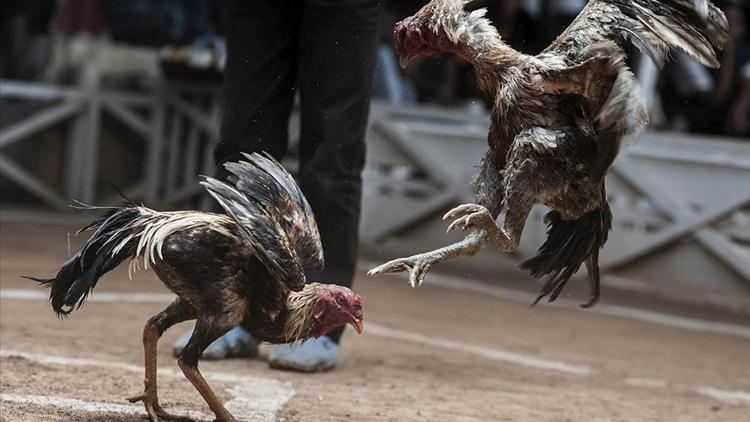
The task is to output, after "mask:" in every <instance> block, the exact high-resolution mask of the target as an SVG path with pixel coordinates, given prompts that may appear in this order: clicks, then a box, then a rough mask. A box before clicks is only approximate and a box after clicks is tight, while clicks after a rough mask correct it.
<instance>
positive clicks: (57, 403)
mask: <svg viewBox="0 0 750 422" xmlns="http://www.w3.org/2000/svg"><path fill="white" fill-rule="evenodd" d="M0 402H9V403H16V404H26V405H31V406H37V407H54V408H57V409H66V410H76V411H79V412H88V413H120V414H125V415H139V414H144V415H145V413H146V411H145V410H143V406H142V405H140V406H136V405H134V404H118V403H106V402H96V401H84V400H78V399H70V398H66V397H55V396H39V395H35V394H5V393H0ZM173 413H174V414H175V416H183V417H189V418H191V419H193V420H200V421H211V420H213V419H214V417H213V416H209V415H207V414H205V413H199V412H173Z"/></svg>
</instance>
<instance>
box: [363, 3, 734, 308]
mask: <svg viewBox="0 0 750 422" xmlns="http://www.w3.org/2000/svg"><path fill="white" fill-rule="evenodd" d="M465 3H467V1H464V0H433V1H431V2H430V3H428V4H427V5H425V6H424V7H423V8H422V9H421V10H420V11H419V12H417V13H416V14H415V15H413V16H411V17H409V18H407V19H405V20H403V21H401V22H399V23H398V24H396V27H395V30H394V38H395V43H396V52H397V54H398V56H399V59H400V61H401V63H402V65H403V64H405V63H407V62H408V61H409V60H411V59H412V58H414V57H417V56H427V55H431V54H434V53H441V52H450V53H454V54H456V55H458V56H460V57H462V58H463V59H465V60H467V61H469V62H471V63H472V64H473V65H474V68H475V71H476V75H477V84H478V86H479V87H480V89H481V90H482V91H483V92H484V93H485V94H486V95H487V96H489V97H490V99H492V101H493V107H492V120H491V122H490V130H489V135H488V143H489V151H488V152H487V154H486V155H485V157H484V158H483V160H482V163H481V165H480V169H479V173H478V174H477V175H476V177H475V179H474V181H473V185H474V188H475V193H476V200H477V203H476V204H465V205H461V206H458V207H456V208H454V209H453V210H451V211H449V212H448V213H447V214H445V216H444V217H443V218H444V219H456V220H455V221H453V223H452V224H451V225H450V226H449V227H448V231H452V230H455V229H459V228H460V229H462V230H467V231H468V233H467V235H466V236H465V237H464V239H463V240H462V241H460V242H457V243H455V244H452V245H450V246H446V247H443V248H441V249H438V250H435V251H432V252H426V253H423V254H419V255H414V256H411V257H408V258H401V259H397V260H394V261H390V262H388V263H386V264H383V265H381V266H379V267H377V268H374V269H372V270H371V271H370V274H383V273H392V272H399V271H409V273H410V283H411V285H412V286H416V285H419V284H421V283H422V281H423V279H424V277H425V274H426V273H427V271H428V270H429V269H430V267H431V266H432V265H435V264H436V263H438V262H441V261H444V260H447V259H450V258H454V257H458V256H464V255H473V254H475V253H476V252H477V251H479V250H480V248H482V247H483V246H484V244H485V243H486V242H487V241H488V240H489V241H491V242H492V243H494V244H495V246H496V247H497V248H498V249H499V250H500V251H502V252H510V251H512V250H514V249H515V248H516V247H517V246H518V242H519V240H520V237H521V232H522V231H523V227H524V225H525V222H526V218H527V216H528V214H529V212H530V210H531V208H532V206H533V205H534V204H536V203H541V204H544V205H546V206H548V207H550V208H551V209H552V211H550V212H549V213H548V214H547V215H546V217H545V221H546V223H547V225H548V235H547V240H546V241H545V242H544V244H543V245H542V246H541V248H540V249H539V251H538V253H537V255H536V256H535V257H533V258H531V259H529V260H527V261H525V262H524V263H522V264H521V267H522V268H524V269H528V270H530V272H531V274H532V275H533V276H535V277H542V276H547V277H548V278H547V280H546V282H545V284H544V286H543V288H542V290H541V293H540V295H539V297H538V298H537V300H536V302H538V301H539V300H540V299H541V298H543V297H545V296H549V301H553V300H555V299H556V298H557V296H558V295H559V294H560V292H561V291H562V289H563V287H564V286H565V284H566V282H567V281H568V279H569V278H570V277H571V276H572V275H573V274H575V273H576V271H578V269H579V268H580V266H581V264H582V263H583V264H585V266H586V269H587V270H588V277H589V284H590V289H591V293H590V299H589V301H588V303H586V304H584V305H582V306H584V307H589V306H592V305H593V304H595V303H596V302H597V300H598V298H599V263H598V261H599V249H600V248H601V247H602V246H603V245H604V243H605V242H606V241H607V235H608V232H609V230H610V228H611V221H612V214H611V213H610V209H609V206H608V205H607V196H606V191H605V183H604V179H605V176H606V173H607V171H608V169H609V168H610V166H611V164H612V162H613V161H614V159H615V157H616V156H617V154H618V152H619V149H620V145H621V144H622V142H623V140H625V139H626V138H628V137H632V136H634V135H636V134H637V133H638V132H639V131H640V130H641V129H642V128H643V127H644V126H645V125H646V123H647V113H646V110H645V108H644V106H643V103H642V100H641V98H640V96H639V89H638V86H637V83H636V80H635V77H634V75H633V74H632V72H631V71H630V70H629V69H628V67H627V66H626V65H625V52H624V49H623V48H624V46H625V43H626V41H627V40H633V41H635V43H636V45H638V46H639V47H641V49H642V50H643V51H646V52H647V53H648V54H649V55H650V56H651V58H652V59H653V60H654V61H655V62H656V63H659V64H661V63H662V62H663V60H664V58H665V57H666V56H667V54H668V52H669V50H670V49H678V50H681V51H683V52H685V53H687V54H689V55H690V56H692V57H694V58H695V59H697V60H698V61H699V62H701V63H703V64H704V65H706V66H709V67H712V68H716V67H718V66H719V62H718V60H717V57H716V50H717V49H720V48H721V47H722V45H723V43H724V42H725V41H726V39H727V38H728V32H727V21H726V18H725V16H724V14H723V13H722V12H721V11H720V10H719V9H718V8H716V7H715V6H714V5H713V4H711V3H710V2H709V1H706V0H662V1H657V0H591V1H590V2H589V3H588V4H587V5H586V7H585V8H584V9H583V11H581V13H580V14H579V15H578V17H577V18H576V19H575V21H574V22H573V23H572V24H571V25H570V27H568V28H567V29H566V30H565V32H564V33H563V34H562V35H560V36H559V37H558V38H557V40H555V41H554V42H553V43H552V44H551V45H550V46H549V47H547V48H546V49H545V50H544V51H543V52H542V53H541V54H539V55H537V56H529V55H525V54H522V53H519V52H518V51H515V50H513V49H512V48H510V47H509V46H508V45H506V44H505V43H504V42H503V41H502V39H501V38H500V36H499V35H498V32H497V30H496V29H495V28H494V27H493V26H492V25H491V24H490V22H489V21H488V20H487V19H486V18H485V17H484V14H485V12H486V11H485V9H479V10H475V11H472V12H467V11H465V10H464V4H465ZM501 214H502V215H503V216H504V217H503V222H502V224H501V225H498V224H497V223H496V221H495V220H496V218H498V216H499V215H501ZM536 302H534V303H536Z"/></svg>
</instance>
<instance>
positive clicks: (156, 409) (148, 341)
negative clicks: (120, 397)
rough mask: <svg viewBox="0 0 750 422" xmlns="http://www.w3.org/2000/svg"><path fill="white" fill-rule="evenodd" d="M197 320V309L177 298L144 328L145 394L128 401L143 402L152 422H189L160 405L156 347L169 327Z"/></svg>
mask: <svg viewBox="0 0 750 422" xmlns="http://www.w3.org/2000/svg"><path fill="white" fill-rule="evenodd" d="M192 318H195V309H193V307H192V306H190V305H188V304H187V303H185V302H183V301H182V300H181V299H180V298H177V299H176V300H175V301H174V302H172V303H171V304H170V305H169V306H168V307H167V309H165V310H163V311H162V312H160V313H158V314H156V315H154V316H153V317H151V319H149V320H148V322H147V323H146V326H145V327H144V328H143V354H144V358H145V369H146V378H145V379H144V384H145V388H144V390H143V394H141V395H139V396H135V397H131V398H129V399H128V401H129V402H131V403H135V402H138V401H142V402H143V404H144V405H145V406H146V412H147V413H148V417H149V419H150V420H151V421H152V422H156V421H159V420H189V419H188V418H184V417H180V416H175V415H171V414H169V413H167V412H166V411H165V410H164V409H162V407H161V406H160V405H159V398H158V396H157V391H156V390H157V389H156V345H157V342H158V341H159V338H160V337H161V335H162V333H164V331H166V330H167V329H168V328H169V327H171V326H173V325H175V324H177V323H179V322H182V321H186V320H188V319H192Z"/></svg>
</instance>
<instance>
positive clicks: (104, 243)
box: [24, 205, 150, 317]
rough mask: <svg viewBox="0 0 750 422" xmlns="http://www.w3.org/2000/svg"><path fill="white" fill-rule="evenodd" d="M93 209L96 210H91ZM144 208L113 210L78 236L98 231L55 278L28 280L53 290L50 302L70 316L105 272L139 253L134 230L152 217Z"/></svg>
mask: <svg viewBox="0 0 750 422" xmlns="http://www.w3.org/2000/svg"><path fill="white" fill-rule="evenodd" d="M88 208H93V207H88ZM148 217H150V216H148V215H146V214H144V208H139V207H136V206H133V205H128V206H125V207H122V208H119V207H118V208H112V209H111V210H110V211H109V212H108V213H107V214H106V215H105V216H103V217H102V218H101V219H99V220H97V221H94V222H93V223H92V224H90V225H88V226H86V227H84V228H82V229H81V230H79V231H78V232H77V233H76V234H78V233H80V232H82V231H87V230H95V232H94V234H93V235H92V236H91V237H90V238H89V239H88V240H87V241H86V243H84V245H83V247H82V248H81V250H80V251H78V252H77V253H76V254H75V255H73V256H72V257H70V258H69V259H68V260H67V261H66V262H65V263H64V264H63V265H62V267H61V268H60V270H59V271H58V272H57V275H56V276H55V277H54V278H49V279H44V278H36V277H24V278H28V279H30V280H34V281H37V282H39V283H40V284H41V285H43V286H45V287H48V288H50V302H51V304H52V309H53V310H54V311H55V313H56V314H57V316H58V317H66V316H67V315H68V314H70V313H71V312H72V311H73V310H74V309H78V308H80V307H81V305H83V303H84V302H85V300H86V297H87V296H88V295H89V293H91V291H92V290H93V289H94V287H95V286H96V282H97V281H98V280H99V278H100V277H101V276H103V275H104V274H105V273H107V272H109V271H111V270H112V269H114V268H115V267H117V266H118V265H120V263H122V261H124V260H125V259H126V258H129V257H132V256H133V255H134V253H135V251H136V246H137V239H135V241H133V240H134V238H136V237H137V236H135V235H134V233H133V230H134V229H133V227H135V226H137V224H135V223H136V222H137V221H138V220H141V219H144V218H148Z"/></svg>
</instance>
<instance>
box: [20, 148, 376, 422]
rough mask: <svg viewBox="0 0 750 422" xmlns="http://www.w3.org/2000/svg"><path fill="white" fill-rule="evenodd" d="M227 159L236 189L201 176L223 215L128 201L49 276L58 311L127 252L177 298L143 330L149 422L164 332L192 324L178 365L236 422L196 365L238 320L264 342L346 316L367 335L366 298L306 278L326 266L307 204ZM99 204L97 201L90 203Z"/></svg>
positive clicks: (155, 414)
mask: <svg viewBox="0 0 750 422" xmlns="http://www.w3.org/2000/svg"><path fill="white" fill-rule="evenodd" d="M245 159H246V161H241V162H238V163H227V164H226V165H225V167H226V168H227V170H228V171H229V172H230V173H231V174H232V176H231V177H230V181H231V182H232V183H233V184H234V186H231V185H229V184H227V183H224V182H221V181H218V180H216V179H212V178H209V177H205V178H204V179H203V181H202V184H203V185H204V186H205V187H206V189H207V190H208V192H209V193H210V194H211V195H212V196H213V197H214V198H215V199H216V200H217V201H218V202H219V203H220V204H221V206H222V207H224V209H225V210H226V211H227V214H228V215H223V214H213V213H204V212H198V211H176V212H159V211H155V210H152V209H149V208H146V207H144V206H139V205H136V204H133V203H128V204H126V205H125V206H123V207H113V208H105V209H106V210H108V212H107V214H106V215H105V216H104V217H103V218H101V219H99V220H97V221H95V222H94V223H92V224H91V225H90V226H88V227H86V228H84V229H83V230H91V231H93V232H94V233H93V234H92V235H91V237H90V238H89V239H88V240H87V241H86V242H85V244H84V245H83V247H82V248H81V250H80V251H79V252H77V253H76V254H75V255H73V256H72V257H71V258H70V259H68V261H67V262H65V263H64V264H63V266H62V267H61V268H60V270H59V271H58V273H57V275H56V276H55V277H54V278H52V279H37V278H34V280H36V281H38V282H40V283H42V284H43V285H45V286H47V287H49V288H50V301H51V303H52V308H53V310H54V311H55V312H56V313H57V314H58V315H59V316H67V315H68V314H69V313H70V312H72V311H73V310H74V309H76V308H78V307H80V306H81V305H82V304H83V303H84V302H85V300H86V297H87V296H88V295H89V294H90V293H91V291H92V290H93V289H94V287H95V286H96V283H97V281H98V280H99V278H100V277H101V276H103V275H104V274H105V273H107V272H109V271H110V270H112V269H114V268H115V267H117V266H118V265H119V264H120V263H122V262H123V261H125V260H126V259H130V260H131V268H133V267H134V268H138V267H139V266H141V267H144V268H148V266H149V265H150V266H151V267H152V268H153V270H154V272H155V273H156V274H157V275H158V277H159V279H160V280H161V281H162V282H163V283H164V285H165V286H166V287H167V288H169V289H170V290H171V291H172V292H174V293H175V294H176V295H177V298H176V299H175V301H174V302H173V303H172V304H170V305H169V306H168V307H167V308H166V309H165V310H164V311H162V312H160V313H159V314H157V315H155V316H153V317H152V318H151V319H150V320H149V322H148V323H147V324H146V327H145V328H144V332H143V344H144V351H145V356H146V361H145V366H146V380H145V390H144V393H143V394H142V395H140V396H137V397H134V398H132V399H130V400H131V401H133V402H135V401H143V402H144V404H145V406H146V410H147V412H148V414H149V417H150V418H151V420H152V421H156V420H158V419H159V418H162V419H169V418H170V415H168V414H167V413H166V412H165V411H164V410H163V409H162V408H161V407H160V406H159V404H158V398H157V395H156V343H157V341H158V339H159V337H160V336H161V334H162V333H163V332H164V331H165V330H167V329H168V328H169V327H171V326H173V325H174V324H177V323H179V322H182V321H186V320H191V319H195V320H196V324H195V330H194V332H193V335H192V337H191V338H190V340H189V341H188V343H187V345H186V346H185V348H184V349H183V352H182V355H181V356H180V358H179V360H178V363H179V365H180V368H181V369H182V370H183V372H184V374H185V376H186V377H187V378H188V379H189V380H190V381H191V382H192V383H193V385H194V386H195V387H196V389H197V390H198V391H199V392H200V393H201V395H203V398H204V399H205V400H206V402H207V403H208V404H209V406H210V407H211V410H212V411H214V413H215V414H216V416H217V420H222V421H231V420H234V418H233V417H232V415H231V414H230V413H229V412H227V410H226V409H225V408H224V406H223V405H222V404H221V402H220V401H219V400H218V398H217V397H216V396H215V394H214V393H213V392H212V391H211V389H210V387H209V386H208V384H207V383H206V382H205V380H204V379H203V377H202V375H201V374H200V372H199V371H198V367H197V364H198V359H199V357H200V356H201V354H202V353H203V350H204V349H205V348H206V347H207V346H208V345H209V344H211V343H212V342H213V341H214V340H216V339H217V338H218V337H220V336H222V335H223V334H224V333H226V332H227V331H228V330H230V329H231V328H233V327H235V326H237V325H242V326H243V327H244V328H245V329H246V330H247V331H248V332H250V333H251V334H252V335H253V337H254V338H255V339H256V340H258V341H266V342H271V343H285V342H294V341H299V340H304V339H307V338H311V337H319V336H321V335H323V334H325V333H327V332H328V331H330V330H331V329H334V328H337V327H339V326H342V325H345V324H347V323H351V324H352V325H354V327H355V328H356V329H357V331H358V332H361V330H362V300H361V298H360V297H359V296H358V295H356V294H354V293H353V292H352V291H351V290H349V289H348V288H346V287H341V286H335V285H328V284H319V283H310V284H306V283H305V282H306V280H305V275H304V266H306V265H307V266H314V267H317V268H320V267H322V265H323V250H322V247H321V242H320V235H319V233H318V229H317V225H316V223H315V218H314V216H313V214H312V211H311V210H310V206H309V205H308V204H307V201H306V199H305V197H304V195H303V194H302V192H301V191H300V190H299V188H298V187H297V185H296V184H295V182H294V180H293V179H292V177H291V175H289V173H287V172H286V171H285V170H284V168H283V167H282V166H281V164H279V163H278V162H276V161H274V160H273V159H272V158H270V157H269V156H264V155H260V154H253V155H245ZM90 208H94V207H90Z"/></svg>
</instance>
